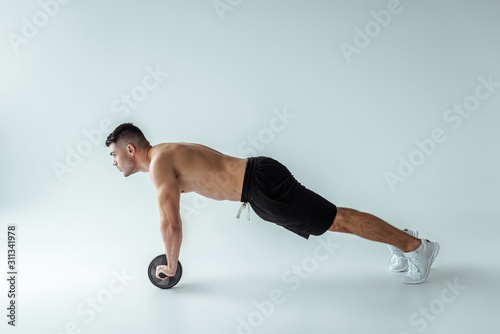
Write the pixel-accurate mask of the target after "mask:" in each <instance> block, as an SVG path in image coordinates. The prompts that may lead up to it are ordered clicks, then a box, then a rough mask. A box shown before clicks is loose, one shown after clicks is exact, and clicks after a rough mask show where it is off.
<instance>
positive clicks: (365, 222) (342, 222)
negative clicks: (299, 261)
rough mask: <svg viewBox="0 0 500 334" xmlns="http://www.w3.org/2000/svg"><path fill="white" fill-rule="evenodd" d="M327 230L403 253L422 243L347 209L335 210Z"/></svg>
mask: <svg viewBox="0 0 500 334" xmlns="http://www.w3.org/2000/svg"><path fill="white" fill-rule="evenodd" d="M328 230H329V231H332V232H343V233H352V234H355V235H357V236H360V237H362V238H365V239H369V240H373V241H378V242H383V243H386V244H390V245H393V246H396V247H398V248H399V249H401V250H403V251H404V252H411V251H414V250H416V249H417V248H418V247H419V246H420V245H421V243H422V242H421V241H420V239H417V238H415V237H413V236H411V235H409V234H407V233H405V232H403V231H402V230H400V229H398V228H396V227H394V226H392V225H390V224H388V223H386V222H385V221H383V220H382V219H380V218H377V217H375V216H374V215H372V214H369V213H365V212H360V211H357V210H354V209H349V208H337V215H336V216H335V219H334V221H333V223H332V226H331V227H330V228H329V229H328Z"/></svg>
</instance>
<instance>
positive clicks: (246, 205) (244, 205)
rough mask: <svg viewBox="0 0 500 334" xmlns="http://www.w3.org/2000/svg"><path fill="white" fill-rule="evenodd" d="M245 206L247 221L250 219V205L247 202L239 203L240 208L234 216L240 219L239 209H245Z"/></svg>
mask: <svg viewBox="0 0 500 334" xmlns="http://www.w3.org/2000/svg"><path fill="white" fill-rule="evenodd" d="M245 208H247V209H248V210H247V212H248V214H247V219H248V221H250V205H248V203H247V202H244V203H243V204H241V206H240V209H239V210H238V214H237V215H236V218H238V219H240V215H241V211H243V210H245Z"/></svg>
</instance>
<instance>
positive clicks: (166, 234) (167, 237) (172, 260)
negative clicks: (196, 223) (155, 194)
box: [161, 217, 182, 272]
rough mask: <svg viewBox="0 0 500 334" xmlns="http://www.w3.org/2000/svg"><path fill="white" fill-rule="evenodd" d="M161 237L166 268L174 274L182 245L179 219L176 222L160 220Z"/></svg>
mask: <svg viewBox="0 0 500 334" xmlns="http://www.w3.org/2000/svg"><path fill="white" fill-rule="evenodd" d="M161 236H162V238H163V243H164V244H165V253H166V255H167V263H168V268H169V269H170V270H172V271H173V272H175V271H176V270H177V261H178V260H179V254H180V250H181V243H182V223H181V220H180V217H179V219H178V221H168V220H166V219H162V221H161Z"/></svg>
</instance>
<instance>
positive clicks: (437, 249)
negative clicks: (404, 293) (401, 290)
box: [403, 242, 439, 284]
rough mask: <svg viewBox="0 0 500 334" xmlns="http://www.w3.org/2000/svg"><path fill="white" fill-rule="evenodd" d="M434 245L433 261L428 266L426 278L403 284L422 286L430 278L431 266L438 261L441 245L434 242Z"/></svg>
mask: <svg viewBox="0 0 500 334" xmlns="http://www.w3.org/2000/svg"><path fill="white" fill-rule="evenodd" d="M433 244H434V249H433V251H432V255H431V260H430V261H429V265H428V266H427V271H426V273H425V276H424V277H423V278H422V279H420V280H418V281H413V282H405V281H403V283H406V284H420V283H422V282H424V281H425V280H426V279H427V277H429V273H430V272H431V266H432V264H433V263H434V260H435V259H436V256H438V254H439V244H438V243H437V242H433Z"/></svg>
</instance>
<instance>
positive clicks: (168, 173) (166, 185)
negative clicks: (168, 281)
mask: <svg viewBox="0 0 500 334" xmlns="http://www.w3.org/2000/svg"><path fill="white" fill-rule="evenodd" d="M151 165H152V166H150V171H149V173H150V177H151V180H152V181H153V184H154V185H155V187H156V192H157V196H158V208H159V211H160V231H161V236H162V239H163V243H164V245H165V253H166V256H167V263H168V271H169V272H170V275H169V274H168V273H165V274H166V275H167V276H173V274H175V271H176V270H177V261H178V260H179V253H180V248H181V243H182V221H181V216H180V191H179V185H178V183H177V177H176V175H175V171H174V169H173V168H172V167H171V166H169V165H168V164H166V163H165V162H162V161H157V162H154V163H152V164H151Z"/></svg>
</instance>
